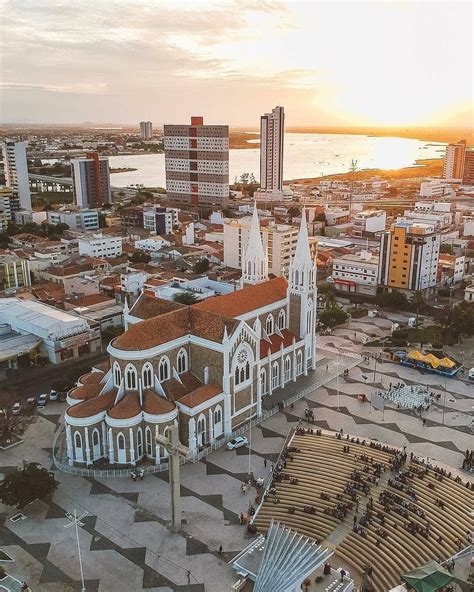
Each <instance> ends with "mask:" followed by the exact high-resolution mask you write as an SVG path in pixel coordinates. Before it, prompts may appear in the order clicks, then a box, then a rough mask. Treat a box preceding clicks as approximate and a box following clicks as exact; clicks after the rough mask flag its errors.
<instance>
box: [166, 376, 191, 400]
mask: <svg viewBox="0 0 474 592" xmlns="http://www.w3.org/2000/svg"><path fill="white" fill-rule="evenodd" d="M162 386H163V390H164V391H165V393H166V396H167V397H168V399H171V400H172V401H177V400H178V399H180V398H181V397H184V395H186V393H187V391H186V387H185V386H183V385H182V384H181V383H180V382H179V381H178V380H176V378H170V379H169V380H166V381H165V382H164V383H163V385H162Z"/></svg>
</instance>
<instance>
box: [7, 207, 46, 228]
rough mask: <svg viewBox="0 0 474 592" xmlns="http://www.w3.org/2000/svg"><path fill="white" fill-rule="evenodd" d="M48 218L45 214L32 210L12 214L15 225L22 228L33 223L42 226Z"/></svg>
mask: <svg viewBox="0 0 474 592" xmlns="http://www.w3.org/2000/svg"><path fill="white" fill-rule="evenodd" d="M47 218H48V213H47V212H34V211H33V210H18V211H16V212H15V213H14V220H15V224H17V225H18V226H24V225H25V224H30V223H31V222H34V223H35V224H42V223H43V222H44V221H45V220H46V219H47Z"/></svg>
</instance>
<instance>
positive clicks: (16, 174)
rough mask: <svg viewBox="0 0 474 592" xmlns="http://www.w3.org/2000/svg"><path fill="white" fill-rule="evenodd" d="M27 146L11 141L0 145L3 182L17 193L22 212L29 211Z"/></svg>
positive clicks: (25, 143)
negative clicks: (3, 174) (0, 149)
mask: <svg viewBox="0 0 474 592" xmlns="http://www.w3.org/2000/svg"><path fill="white" fill-rule="evenodd" d="M27 145H28V143H27V142H15V141H12V140H6V141H5V142H3V144H2V153H3V167H4V170H5V182H6V185H7V186H8V187H11V188H12V189H14V190H16V191H17V192H18V196H19V198H20V208H21V209H23V210H31V195H30V182H29V179H28V162H27V160H26V147H27Z"/></svg>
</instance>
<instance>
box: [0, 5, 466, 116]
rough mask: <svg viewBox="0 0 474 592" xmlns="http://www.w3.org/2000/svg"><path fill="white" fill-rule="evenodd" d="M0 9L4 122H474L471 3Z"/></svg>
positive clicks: (0, 104)
mask: <svg viewBox="0 0 474 592" xmlns="http://www.w3.org/2000/svg"><path fill="white" fill-rule="evenodd" d="M0 7H1V11H2V16H1V24H0V27H1V32H2V35H1V43H2V46H3V47H2V61H1V63H0V67H1V76H0V86H1V102H0V121H1V122H3V123H12V122H17V123H82V122H84V121H93V122H98V123H100V122H102V123H105V122H115V123H135V122H136V121H138V120H141V119H150V120H152V121H153V122H155V123H156V124H160V123H164V122H169V123H183V122H187V121H188V119H189V117H190V115H192V114H202V115H204V117H205V120H206V122H208V123H228V124H230V125H234V126H236V125H242V126H249V125H254V126H255V125H258V120H259V116H260V114H261V113H262V112H265V111H268V110H270V109H271V108H272V107H274V106H275V105H284V106H285V110H286V112H287V125H320V126H322V125H386V126H390V125H449V126H472V125H473V110H472V104H473V96H472V92H473V78H472V77H473V74H472V72H473V63H472V62H473V60H472V49H473V44H472V41H473V38H472V33H473V32H472V16H473V15H472V10H473V9H472V3H471V2H469V1H465V2H464V1H462V2H456V1H446V2H429V1H419V2H416V1H411V2H385V1H382V0H380V1H373V2H360V1H350V2H342V1H341V2H339V1H334V0H332V1H328V2H310V1H304V2H284V1H275V2H273V1H271V0H260V1H259V0H254V1H250V0H235V1H232V0H228V1H226V0H219V1H211V0H209V1H199V0H194V1H193V2H179V1H163V0H161V1H160V2H158V1H157V0H128V1H126V0H80V1H79V0H74V1H73V0H64V1H61V0H0Z"/></svg>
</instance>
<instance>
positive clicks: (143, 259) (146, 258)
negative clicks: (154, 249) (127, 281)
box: [128, 251, 151, 263]
mask: <svg viewBox="0 0 474 592" xmlns="http://www.w3.org/2000/svg"><path fill="white" fill-rule="evenodd" d="M150 259H151V257H150V255H149V254H148V253H144V252H143V251H134V252H133V253H132V254H131V255H130V256H129V258H128V260H129V261H130V263H149V262H150Z"/></svg>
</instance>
